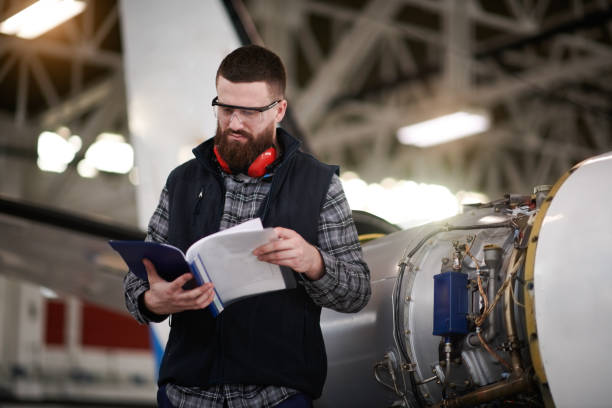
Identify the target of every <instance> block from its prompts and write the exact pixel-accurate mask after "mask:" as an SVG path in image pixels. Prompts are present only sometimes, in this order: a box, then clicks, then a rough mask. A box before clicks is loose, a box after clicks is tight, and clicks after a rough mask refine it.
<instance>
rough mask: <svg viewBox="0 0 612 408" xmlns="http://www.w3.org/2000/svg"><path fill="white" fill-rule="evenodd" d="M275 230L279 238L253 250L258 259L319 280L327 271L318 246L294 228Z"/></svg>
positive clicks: (278, 228) (277, 228)
mask: <svg viewBox="0 0 612 408" xmlns="http://www.w3.org/2000/svg"><path fill="white" fill-rule="evenodd" d="M274 231H275V232H276V234H277V235H278V240H275V241H272V242H268V243H267V244H264V245H262V246H260V247H257V248H256V249H255V250H254V251H253V254H254V255H255V256H257V259H259V260H260V261H264V262H269V263H272V264H276V265H282V266H288V267H289V268H291V269H293V270H294V271H296V272H299V273H303V274H304V275H306V276H307V277H308V278H309V279H311V280H317V279H319V278H321V277H322V276H323V274H324V272H325V268H324V265H323V258H321V254H320V253H319V250H318V249H317V248H315V247H314V246H312V245H310V244H309V243H308V242H306V240H305V239H304V238H302V236H301V235H300V234H298V233H297V232H295V231H293V230H290V229H287V228H281V227H276V228H274Z"/></svg>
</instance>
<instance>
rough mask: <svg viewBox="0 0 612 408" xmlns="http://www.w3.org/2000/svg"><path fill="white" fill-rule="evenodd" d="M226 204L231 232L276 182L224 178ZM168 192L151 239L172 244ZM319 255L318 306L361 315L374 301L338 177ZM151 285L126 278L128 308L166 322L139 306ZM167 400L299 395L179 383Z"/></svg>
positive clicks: (273, 400)
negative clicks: (323, 271) (320, 275)
mask: <svg viewBox="0 0 612 408" xmlns="http://www.w3.org/2000/svg"><path fill="white" fill-rule="evenodd" d="M223 177H224V182H225V189H226V193H225V204H224V209H223V216H222V219H221V226H220V229H221V230H224V229H226V228H229V227H232V226H234V225H237V224H239V223H242V222H244V221H247V220H249V219H252V218H255V216H256V214H257V211H258V209H259V207H260V206H261V205H262V203H263V201H264V199H265V198H266V196H267V194H268V192H269V191H270V185H271V183H270V182H269V181H266V180H262V179H254V178H251V177H248V176H245V175H242V174H239V175H228V174H225V173H223ZM168 218H169V215H168V190H167V189H166V188H165V187H164V189H163V191H162V193H161V197H160V200H159V204H158V206H157V208H156V209H155V212H154V214H153V216H152V217H151V220H150V222H149V227H148V231H147V238H146V239H147V240H150V241H157V242H163V243H166V242H167V233H168V222H169V221H168ZM318 239H319V246H318V249H319V252H320V253H321V256H322V258H323V263H324V266H325V274H324V275H323V277H321V278H320V279H319V280H316V281H311V280H309V279H307V278H305V277H303V276H302V275H301V274H300V275H299V276H300V277H301V279H299V280H298V283H299V284H301V285H303V286H304V288H305V290H306V292H307V293H308V294H309V296H310V297H311V298H312V300H313V301H314V302H315V303H316V304H317V305H319V306H322V307H328V308H331V309H334V310H337V311H340V312H356V311H358V310H360V309H362V308H363V307H364V306H365V305H366V304H367V302H368V300H369V298H370V293H371V290H370V272H369V269H368V266H367V264H366V263H365V262H364V261H363V255H362V252H361V246H360V244H359V241H358V238H357V230H356V228H355V225H354V223H353V219H352V217H351V210H350V208H349V205H348V203H347V201H346V197H345V195H344V190H343V189H342V184H341V182H340V179H339V178H338V177H337V176H336V175H334V176H333V178H332V181H331V183H330V186H329V189H328V191H327V194H326V197H325V202H324V204H323V208H322V210H321V214H320V218H319V224H318ZM148 288H149V287H148V283H147V282H145V281H143V280H141V279H139V278H138V277H136V275H134V274H133V273H132V272H128V274H127V275H126V277H125V279H124V289H125V298H126V305H127V308H128V310H129V312H130V313H131V314H132V315H133V316H134V317H135V318H136V319H137V320H138V321H139V322H141V323H148V322H150V321H161V320H163V319H164V318H165V317H166V316H158V315H155V314H152V313H151V312H149V311H147V310H146V308H144V307H143V305H139V297H140V296H141V295H142V294H143V293H144V292H145V291H146V290H148ZM166 390H167V395H168V398H169V399H170V401H171V402H172V404H173V405H175V406H176V407H180V408H183V407H189V408H192V407H193V408H195V407H218V408H222V407H223V406H224V403H225V404H226V406H228V407H240V408H247V407H272V406H274V405H277V404H279V403H280V402H282V401H284V400H285V399H287V398H289V397H290V396H292V395H294V394H296V393H298V392H299V391H297V390H293V389H290V388H287V387H280V386H274V385H272V386H257V385H242V384H235V385H234V384H224V385H215V386H212V387H209V388H208V389H203V388H187V387H182V386H178V385H175V384H168V385H167V386H166Z"/></svg>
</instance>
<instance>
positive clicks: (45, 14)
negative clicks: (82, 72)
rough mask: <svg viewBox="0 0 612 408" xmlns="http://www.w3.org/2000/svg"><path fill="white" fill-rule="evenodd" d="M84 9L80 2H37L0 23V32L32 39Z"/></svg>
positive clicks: (57, 0) (55, 0)
mask: <svg viewBox="0 0 612 408" xmlns="http://www.w3.org/2000/svg"><path fill="white" fill-rule="evenodd" d="M83 9H85V2H84V1H80V0H39V1H37V2H36V3H34V4H32V5H31V6H29V7H26V8H25V9H23V10H21V11H20V12H18V13H17V14H14V15H13V16H11V17H9V18H7V19H6V20H4V21H3V22H1V23H0V32H1V33H4V34H8V35H16V36H17V37H21V38H26V39H32V38H36V37H38V36H39V35H41V34H43V33H46V32H47V31H49V30H51V29H52V28H54V27H56V26H58V25H60V24H62V23H63V22H65V21H66V20H69V19H71V18H72V17H74V16H76V15H77V14H79V13H81V12H82V11H83Z"/></svg>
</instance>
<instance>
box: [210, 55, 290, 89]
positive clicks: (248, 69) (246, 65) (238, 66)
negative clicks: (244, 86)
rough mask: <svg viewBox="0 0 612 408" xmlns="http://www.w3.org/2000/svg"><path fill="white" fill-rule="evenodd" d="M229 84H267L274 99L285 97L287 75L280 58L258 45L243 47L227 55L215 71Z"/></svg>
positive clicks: (217, 78) (217, 77)
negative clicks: (261, 82) (260, 82)
mask: <svg viewBox="0 0 612 408" xmlns="http://www.w3.org/2000/svg"><path fill="white" fill-rule="evenodd" d="M219 76H222V77H223V78H225V79H227V80H228V81H230V82H259V81H263V82H266V83H267V84H268V86H269V87H270V91H271V92H272V94H274V95H275V96H276V97H280V98H284V97H285V88H286V84H287V73H286V71H285V66H284V65H283V61H281V59H280V57H279V56H278V55H276V54H275V53H273V52H272V51H270V50H268V49H267V48H264V47H260V46H259V45H245V46H244V47H240V48H237V49H235V50H234V51H232V52H231V53H230V54H228V55H227V56H226V57H225V58H224V59H223V61H221V65H219V69H218V70H217V76H216V78H215V80H216V81H218V80H219Z"/></svg>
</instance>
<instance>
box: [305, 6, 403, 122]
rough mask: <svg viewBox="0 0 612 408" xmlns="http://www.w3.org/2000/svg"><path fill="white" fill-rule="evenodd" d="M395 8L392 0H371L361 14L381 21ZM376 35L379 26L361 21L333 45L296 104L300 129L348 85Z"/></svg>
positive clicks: (318, 114)
mask: <svg viewBox="0 0 612 408" xmlns="http://www.w3.org/2000/svg"><path fill="white" fill-rule="evenodd" d="M398 8H399V4H398V3H397V2H396V1H389V0H372V1H370V2H369V3H368V5H367V6H366V7H365V9H364V10H363V15H364V16H369V17H373V18H375V19H380V20H384V19H389V18H391V16H392V15H393V14H394V13H395V12H396V11H397V9H398ZM380 34H381V29H380V28H379V27H377V26H376V25H374V24H372V23H371V22H370V21H369V20H368V19H366V18H362V19H359V20H357V21H356V22H355V24H354V25H353V27H352V29H351V30H350V31H349V33H347V34H346V35H345V36H344V37H343V38H342V40H341V41H340V43H339V44H337V45H336V47H335V49H334V51H333V52H332V54H331V56H330V57H329V58H328V59H327V61H325V63H324V64H323V65H322V66H321V68H320V69H319V70H318V71H317V74H316V75H315V77H314V78H313V79H312V80H311V81H310V84H309V85H308V87H307V88H306V89H305V90H304V91H303V92H302V94H301V96H300V98H299V99H298V101H297V104H296V105H297V111H298V112H300V116H299V119H300V121H301V122H302V125H303V126H304V128H306V129H310V128H312V127H313V125H314V123H315V122H317V121H318V120H319V119H320V118H321V116H322V115H323V114H324V113H325V112H326V110H327V109H328V105H329V103H330V102H331V100H332V99H333V98H334V97H335V96H336V95H338V94H339V93H340V91H341V90H342V89H343V88H344V87H345V84H346V83H347V82H350V76H351V74H352V73H353V72H354V71H356V70H358V69H359V65H360V64H361V62H362V61H363V60H364V59H365V58H367V57H368V54H369V53H370V52H371V50H372V48H373V47H374V45H375V44H376V41H377V40H378V38H379V37H380Z"/></svg>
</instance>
